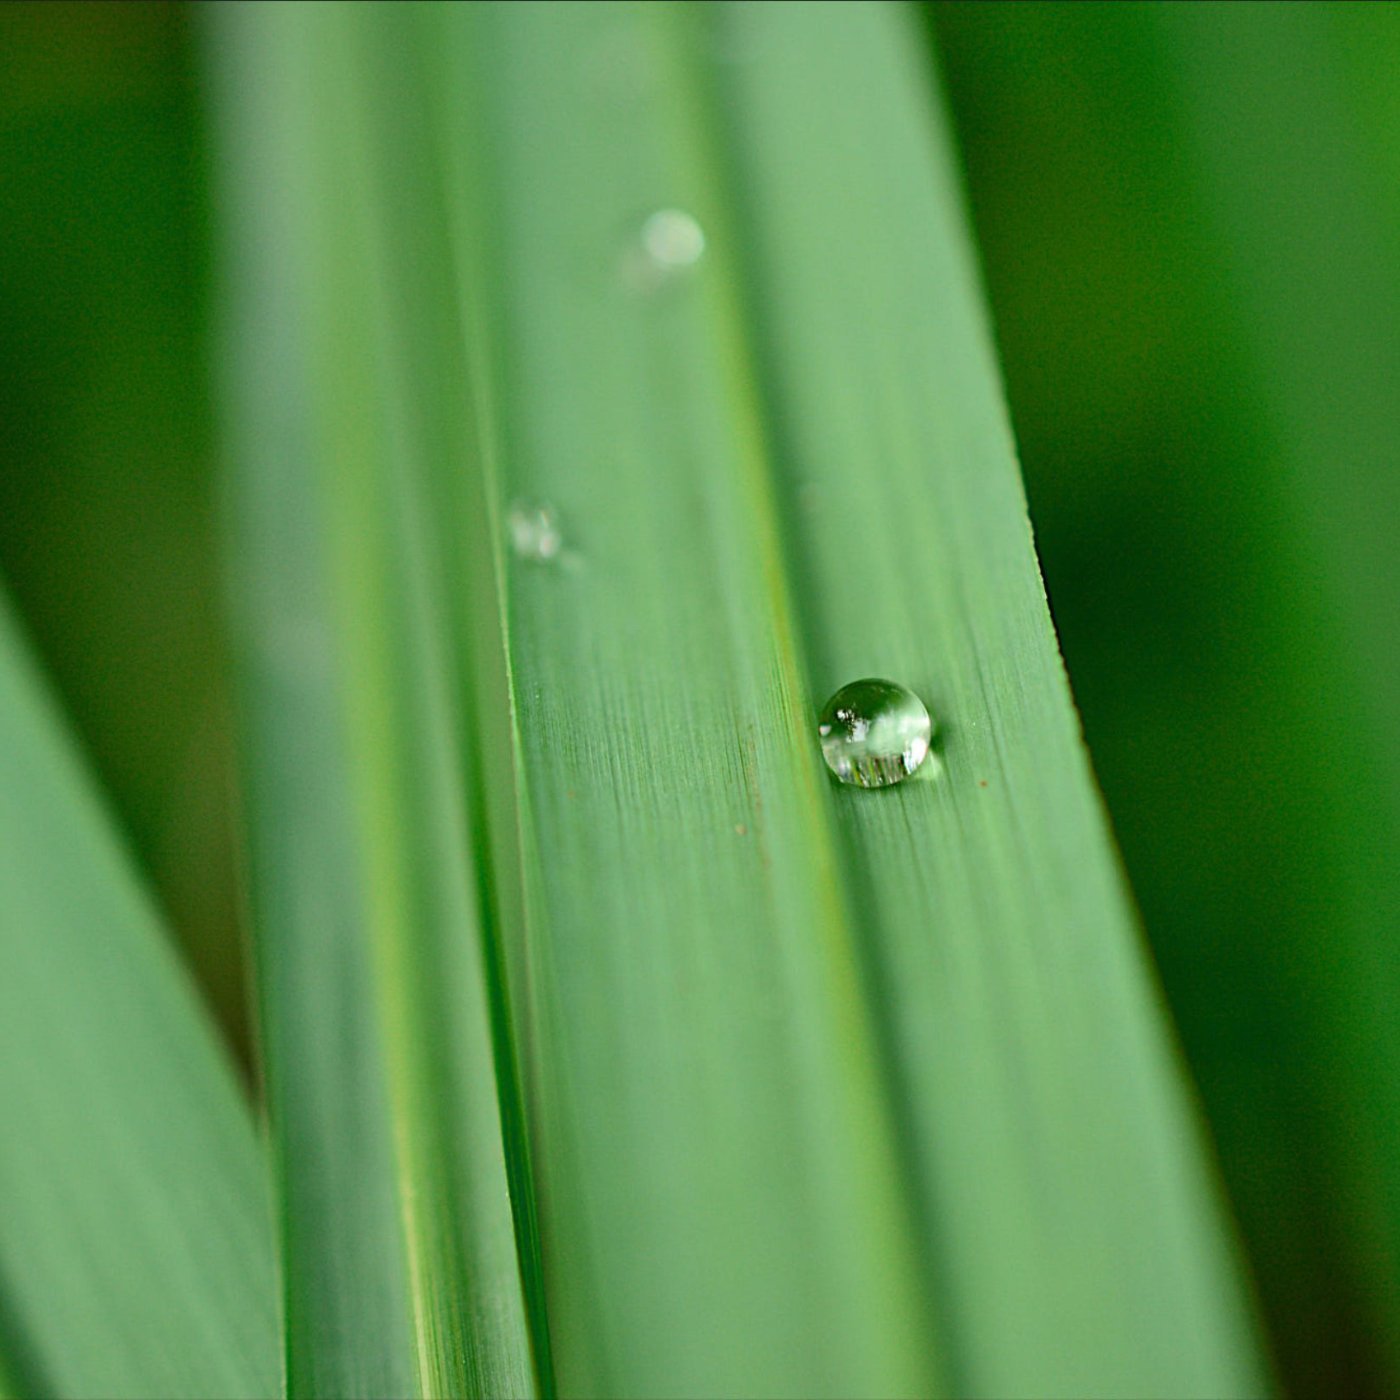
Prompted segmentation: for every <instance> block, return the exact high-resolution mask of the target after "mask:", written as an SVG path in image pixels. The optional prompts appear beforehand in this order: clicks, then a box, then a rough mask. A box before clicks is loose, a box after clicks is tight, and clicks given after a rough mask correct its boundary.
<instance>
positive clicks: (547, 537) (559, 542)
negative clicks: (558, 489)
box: [506, 501, 564, 564]
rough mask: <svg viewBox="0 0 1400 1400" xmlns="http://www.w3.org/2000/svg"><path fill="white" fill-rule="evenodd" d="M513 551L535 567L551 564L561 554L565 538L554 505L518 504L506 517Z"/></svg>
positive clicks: (515, 503)
mask: <svg viewBox="0 0 1400 1400" xmlns="http://www.w3.org/2000/svg"><path fill="white" fill-rule="evenodd" d="M506 527H507V529H508V530H509V531H510V543H511V548H512V549H514V550H515V552H516V554H517V556H518V557H519V558H521V559H527V560H529V561H530V562H531V563H532V564H548V563H549V562H550V561H551V560H552V559H555V558H557V557H558V555H559V550H560V549H561V547H562V546H563V543H564V536H563V534H562V532H561V531H560V529H559V518H558V516H557V515H555V513H554V508H553V507H552V506H548V505H543V504H541V503H540V502H537V501H516V502H514V503H513V504H512V505H511V508H510V511H509V513H508V514H507V516H506Z"/></svg>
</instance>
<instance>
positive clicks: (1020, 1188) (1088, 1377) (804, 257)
mask: <svg viewBox="0 0 1400 1400" xmlns="http://www.w3.org/2000/svg"><path fill="white" fill-rule="evenodd" d="M730 14H731V32H730V36H729V47H730V49H732V50H733V51H735V52H739V53H749V54H752V55H753V58H752V60H751V61H750V62H747V63H737V64H732V65H730V66H729V68H728V69H727V72H728V73H729V75H730V76H729V81H728V83H727V84H726V90H727V91H728V92H729V93H730V94H731V96H732V108H731V110H732V112H733V116H734V132H735V145H736V149H737V157H738V161H737V163H738V165H739V167H740V170H741V172H742V174H743V176H744V177H745V180H744V186H743V187H744V190H745V191H746V193H747V196H748V200H747V209H748V212H749V215H750V219H749V224H748V227H749V228H750V230H751V232H752V237H753V243H754V247H755V250H756V254H757V256H756V267H755V271H754V283H755V287H756V290H757V293H758V296H757V297H756V299H755V306H756V309H757V310H758V313H759V320H760V322H761V324H762V325H763V326H764V328H765V329H766V332H767V334H766V337H765V352H766V353H765V364H766V366H767V367H768V369H769V382H770V384H771V385H772V386H773V403H774V408H775V415H776V418H777V421H778V423H779V424H780V428H781V431H780V442H781V447H782V451H781V453H780V458H779V464H778V467H777V471H778V475H779V478H780V480H782V482H783V483H784V486H785V489H786V493H787V494H786V499H787V501H788V503H789V506H790V509H791V511H792V515H793V518H794V519H795V520H797V521H799V522H800V523H799V524H797V525H796V526H795V528H794V536H795V538H796V539H797V549H796V551H795V556H794V566H795V572H796V575H797V579H798V591H799V595H800V596H801V597H802V598H803V599H804V601H805V604H806V617H807V635H808V637H809V638H810V641H811V645H810V655H811V657H812V667H813V669H812V675H813V680H814V682H815V685H816V689H817V692H818V694H821V693H824V692H826V691H827V690H830V689H834V688H835V686H837V685H838V684H840V683H841V682H842V681H844V680H846V679H849V678H851V677H852V676H855V675H860V674H892V675H895V676H897V677H905V678H908V679H910V680H911V681H912V682H913V683H914V684H916V685H917V686H919V687H920V688H921V689H922V690H923V691H924V693H925V694H926V695H927V696H928V697H929V699H930V701H931V702H932V703H933V705H934V707H935V710H936V712H937V713H938V714H939V715H940V716H942V717H943V720H944V731H943V732H944V743H945V749H944V752H943V755H942V757H943V762H944V771H943V773H942V775H941V777H940V780H939V781H938V782H934V783H927V784H916V785H911V786H908V787H906V788H903V789H901V790H900V791H899V792H897V793H895V794H891V799H892V800H890V801H888V802H870V801H867V800H864V799H863V795H862V794H859V793H849V792H842V793H840V794H838V796H839V797H840V798H841V799H842V800H841V801H840V802H839V803H838V804H837V807H836V813H835V816H836V820H837V823H838V826H839V829H840V831H841V833H842V837H843V841H844V846H845V850H846V852H847V856H848V869H849V871H850V873H851V878H852V884H853V888H854V890H855V893H856V897H857V899H858V901H859V905H860V908H861V911H862V920H863V922H864V924H865V926H866V928H867V936H868V939H869V945H870V948H871V974H872V979H873V983H874V986H875V987H876V988H877V989H878V994H879V996H880V999H881V1002H882V1009H883V1011H884V1014H885V1017H886V1022H887V1032H888V1035H889V1043H890V1051H891V1056H892V1060H893V1081H892V1082H893V1086H894V1091H895V1093H896V1095H897V1098H898V1100H899V1103H900V1107H901V1111H902V1117H903V1121H904V1122H905V1124H906V1126H907V1128H908V1132H909V1139H910V1148H911V1152H912V1155H913V1158H914V1160H915V1164H916V1172H917V1174H918V1176H919V1179H920V1189H921V1192H922V1199H923V1201H924V1209H925V1218H926V1219H927V1220H928V1221H929V1222H930V1224H931V1228H932V1230H933V1231H934V1233H935V1235H936V1238H937V1247H938V1259H937V1267H938V1271H939V1274H940V1279H941V1287H940V1295H941V1298H942V1301H943V1304H944V1306H945V1307H946V1308H947V1309H948V1311H949V1312H950V1314H951V1315H952V1316H953V1317H955V1318H956V1319H957V1330H956V1334H955V1340H954V1342H953V1345H954V1346H955V1347H956V1348H957V1351H956V1355H955V1358H954V1372H953V1374H954V1376H955V1378H956V1388H957V1389H958V1390H959V1391H962V1390H970V1391H972V1392H973V1393H984V1394H1031V1393H1050V1394H1056V1393H1072V1394H1089V1393H1107V1394H1123V1393H1140V1392H1151V1393H1162V1394H1176V1395H1182V1394H1222V1393H1234V1394H1255V1393H1258V1391H1259V1390H1260V1389H1261V1388H1262V1386H1263V1381H1262V1377H1261V1373H1260V1370H1259V1368H1258V1363H1257V1358H1256V1343H1255V1340H1254V1337H1253V1336H1252V1324H1251V1318H1250V1309H1249V1307H1248V1304H1247V1303H1246V1301H1245V1298H1244V1294H1243V1290H1242V1287H1241V1278H1240V1272H1239V1267H1238V1262H1237V1260H1236V1258H1235V1257H1234V1247H1233V1242H1232V1240H1231V1238H1230V1231H1229V1228H1228V1226H1227V1225H1226V1222H1225V1218H1224V1215H1223V1212H1222V1211H1221V1208H1220V1202H1219V1199H1218V1190H1217V1186H1216V1183H1215V1182H1214V1180H1213V1179H1212V1174H1211V1170H1210V1168H1209V1167H1208V1165H1207V1157H1206V1153H1205V1151H1204V1144H1203V1141H1202V1138H1201V1134H1200V1131H1199V1127H1198V1125H1197V1124H1196V1122H1195V1121H1194V1110H1193V1108H1192V1106H1191V1104H1190V1103H1189V1100H1188V1096H1187V1094H1186V1093H1185V1092H1184V1088H1183V1084H1182V1076H1181V1071H1180V1066H1179V1064H1178V1062H1177V1060H1176V1057H1175V1055H1174V1053H1173V1051H1172V1048H1171V1046H1170V1044H1169V1042H1168V1039H1167V1037H1166V1036H1165V1035H1164V1034H1163V1029H1162V1016H1161V1008H1160V999H1159V995H1158V993H1157V990H1156V988H1155V986H1153V985H1152V982H1151V978H1150V974H1148V972H1147V969H1146V967H1145V965H1144V959H1143V956H1142V950H1141V947H1140V944H1139V941H1138V937H1137V934H1136V931H1135V930H1134V928H1133V926H1132V925H1133V920H1132V915H1131V912H1130V908H1129V905H1128V902H1127V900H1126V899H1125V897H1124V891H1123V889H1122V882H1121V878H1120V875H1119V872H1118V870H1117V867H1116V862H1115V859H1114V856H1113V852H1112V848H1111V844H1110V842H1109V839H1108V835H1107V832H1106V829H1105V825H1104V822H1103V818H1102V814H1101V811H1100V809H1099V804H1098V800H1097V797H1096V794H1095V792H1094V789H1093V784H1092V779H1091V777H1090V774H1089V770H1088V765H1087V763H1086V762H1085V756H1084V752H1083V748H1082V743H1081V740H1080V736H1079V732H1078V725H1077V722H1076V719H1075V716H1074V713H1073V709H1072V706H1071V703H1070V699H1069V694H1068V690H1067V687H1066V685H1065V681H1064V675H1063V670H1062V666H1061V663H1060V660H1059V657H1058V654H1057V651H1056V648H1055V645H1054V637H1053V633H1052V629H1051V625H1050V619H1049V615H1048V612H1047V609H1046V607H1045V600H1044V593H1043V589H1042V586H1041V582H1040V578H1039V575H1038V571H1037V568H1036V564H1035V559H1034V555H1033V553H1032V551H1031V549H1030V548H1029V547H1028V535H1027V528H1026V522H1025V504H1024V498H1023V495H1022V490H1021V485H1020V481H1019V477H1018V474H1017V472H1016V469H1015V462H1014V456H1013V451H1012V445H1011V441H1010V436H1009V432H1008V429H1007V424H1006V418H1005V411H1004V408H1003V405H1002V402H1001V395H1000V389H999V385H998V381H997V375H996V370H995V365H994V361H993V357H992V351H991V346H990V341H989V338H988V336H987V333H986V328H985V321H984V317H983V314H982V312H981V309H980V297H979V294H978V290H977V283H976V273H975V267H974V264H973V261H972V258H971V256H970V253H969V250H968V247H967V244H966V238H965V235H964V233H963V230H962V217H961V212H960V209H959V201H958V195H957V185H956V179H955V176H954V174H953V172H952V169H951V167H950V163H949V160H948V158H947V153H946V148H945V147H944V146H942V145H941V144H939V143H937V142H935V141H933V140H931V139H930V133H931V132H933V131H935V130H936V127H937V122H936V114H935V113H934V112H932V111H931V110H930V105H929V103H928V101H927V98H926V97H925V95H924V94H923V93H922V91H921V90H920V88H921V84H920V81H919V78H918V76H917V74H916V72H915V65H916V63H917V61H918V57H919V46H918V42H917V39H916V37H915V36H914V35H913V34H912V33H911V32H908V31H907V30H906V27H905V21H906V20H907V18H908V17H907V16H902V15H898V14H896V13H895V12H894V11H890V10H885V9H883V8H882V7H842V8H841V9H840V10H839V11H836V12H829V13H825V14H821V13H819V9H812V8H810V7H804V6H791V7H782V8H779V9H771V8H767V7H761V6H760V7H738V8H737V9H735V10H733V11H732V12H730ZM910 172H918V178H911V175H910ZM817 210H820V211H821V214H822V217H821V218H820V219H818V218H817V217H815V216H814V211H817ZM804 499H805V500H806V501H807V502H808V503H809V504H810V506H811V508H810V509H807V510H805V511H804V510H802V509H801V507H800V502H801V501H803V500H804ZM857 579H858V580H859V586H852V581H853V580H857ZM1109 1047H1111V1048H1109ZM1052 1201H1053V1203H1054V1204H1053V1207H1051V1206H1050V1204H1049V1203H1050V1202H1052ZM1187 1337H1189V1338H1190V1339H1191V1340H1190V1345H1189V1346H1185V1345H1183V1339H1184V1338H1187Z"/></svg>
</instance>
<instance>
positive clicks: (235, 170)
mask: <svg viewBox="0 0 1400 1400" xmlns="http://www.w3.org/2000/svg"><path fill="white" fill-rule="evenodd" d="M387 13H389V12H385V11H380V10H378V9H376V8H373V7H365V8H363V9H360V8H357V7H354V6H349V7H346V6H338V5H333V6H324V7H320V6H312V7H303V6H293V7H285V8H283V7H277V6H272V7H250V8H241V7H239V8H227V9H222V10H221V11H220V13H219V15H218V21H219V26H220V28H219V31H218V39H217V43H216V45H215V46H214V61H215V64H216V66H217V67H218V68H219V69H220V71H221V73H222V76H223V81H224V91H223V105H222V110H223V115H224V121H225V155H226V159H227V162H228V167H229V176H228V185H227V189H228V194H229V206H228V207H229V209H230V210H231V211H232V214H231V219H230V236H231V241H232V244H233V250H234V251H233V261H232V263H231V277H230V298H229V300H230V305H231V306H232V307H245V308H249V309H250V311H251V315H250V317H249V319H247V320H245V321H243V322H242V323H240V324H235V325H233V326H231V342H232V344H233V346H234V349H235V352H236V356H237V360H236V363H235V365H234V369H233V374H232V376H231V379H230V387H229V400H230V406H231V431H232V433H233V457H234V473H233V497H234V501H235V526H236V531H237V542H238V546H239V549H240V557H241V568H240V570H239V573H238V577H237V579H236V582H235V596H236V599H237V601H238V604H239V608H240V613H241V620H242V625H241V627H240V640H241V645H242V648H243V663H242V664H243V670H244V676H245V684H246V690H247V695H248V712H249V716H250V739H251V742H250V748H249V754H248V764H249V769H250V773H251V777H252V784H253V791H252V802H251V809H252V810H251V816H252V826H253V830H254V831H255V833H256V835H257V839H258V849H257V852H256V856H257V859H256V861H255V870H254V877H255V893H256V895H257V899H256V904H257V908H256V923H257V932H258V962H259V976H260V985H261V988H262V998H263V1007H264V1026H265V1036H266V1042H267V1064H268V1079H269V1085H270V1098H271V1103H272V1110H273V1122H274V1129H275V1131H276V1133H277V1135H278V1139H279V1143H280V1149H281V1162H282V1189H283V1192H284V1196H285V1207H284V1237H283V1250H284V1257H285V1271H286V1276H287V1313H288V1319H289V1326H288V1336H287V1346H288V1365H289V1373H290V1378H291V1381H290V1384H291V1390H292V1393H293V1394H337V1395H346V1394H356V1395H359V1394H364V1395H378V1394H384V1393H393V1394H405V1393H422V1394H425V1395H449V1394H451V1395H474V1394H481V1395H491V1396H496V1395H510V1396H515V1395H524V1394H528V1393H531V1392H532V1391H533V1389H534V1386H535V1381H534V1375H533V1371H534V1367H533V1361H532V1358H531V1350H530V1343H529V1337H528V1331H527V1324H526V1318H525V1306H524V1294H523V1285H522V1281H521V1276H520V1269H519V1265H518V1262H517V1256H516V1248H515V1236H514V1216H513V1212H512V1205H511V1199H510V1194H509V1190H508V1183H507V1165H506V1160H505V1158H506V1146H505V1143H504V1140H503V1135H502V1124H501V1115H500V1107H499V1103H498V1098H497V1089H496V1075H495V1066H494V1059H493V1045H492V1034H493V1026H492V1016H491V1008H490V994H489V981H490V976H489V968H488V962H487V955H486V951H485V947H484V941H483V929H482V926H481V919H480V908H479V872H478V871H477V869H476V868H475V865H474V860H473V854H472V845H471V841H470V839H469V832H468V826H467V797H466V794H465V792H464V791H463V785H462V777H463V773H464V771H465V770H466V765H467V756H466V754H465V753H464V750H463V739H462V734H461V723H460V719H459V717H458V716H457V714H456V712H455V704H456V699H455V696H454V693H453V690H452V687H451V685H450V683H449V679H450V665H451V657H450V649H451V636H450V633H449V630H448V627H447V623H446V618H447V616H449V615H450V614H449V612H448V610H447V604H446V603H445V602H444V600H443V597H442V584H441V580H440V578H439V577H438V572H437V571H438V567H439V561H438V560H437V558H436V556H435V554H434V545H433V540H432V536H431V534H430V531H429V526H428V520H429V518H430V517H429V514H428V512H430V511H432V510H433V509H434V508H435V507H434V503H433V501H432V499H431V497H430V496H429V495H428V494H426V492H427V487H428V485H429V483H430V477H431V473H432V471H433V470H434V468H435V467H436V465H437V461H438V457H439V455H440V454H443V453H446V454H448V456H449V458H451V459H452V460H453V461H454V462H455V461H456V457H455V452H456V451H457V450H459V449H460V444H458V443H454V442H453V441H452V440H451V439H450V437H449V438H444V437H442V436H438V437H436V438H435V437H434V436H433V434H432V429H433V427H434V423H433V421H432V420H431V419H429V418H426V417H425V416H423V415H422V414H420V413H419V411H418V403H417V399H416V395H417V382H416V381H415V379H414V378H413V376H412V374H411V370H412V369H413V368H414V367H415V363H414V360H413V357H412V354H411V349H412V346H411V337H412V336H413V335H414V334H416V333H417V332H418V330H419V329H420V328H419V327H418V326H415V325H413V324H410V323H408V322H406V321H405V319H404V313H405V310H406V308H405V305H404V304H403V303H404V288H403V286H401V285H400V283H399V282H398V273H399V270H400V269H399V268H397V267H396V265H395V260H396V258H397V256H398V250H396V249H392V248H391V247H390V246H389V244H388V243H387V242H386V239H387V238H388V231H389V229H390V228H391V226H392V217H393V216H392V208H393V202H394V199H395V197H396V194H397V191H396V189H395V188H394V179H395V178H396V172H397V171H399V170H400V169H401V168H402V165H401V163H400V162H401V161H404V160H406V161H408V162H409V163H411V162H412V161H413V160H414V159H415V158H416V156H415V154H414V153H412V152H411V151H405V150H397V151H396V150H395V149H394V148H393V143H392V141H391V140H390V139H389V138H390V137H391V136H392V134H393V133H394V131H395V127H396V122H397V120H398V117H399V113H398V112H397V109H396V106H395V100H396V97H397V96H399V95H402V94H403V93H404V92H405V91H406V89H405V87H404V86H403V83H402V81H400V83H399V86H398V87H397V88H395V87H394V86H393V85H392V84H390V85H389V86H388V87H385V86H383V80H384V77H385V74H386V72H387V73H388V74H389V75H390V76H391V77H392V75H393V73H394V72H395V71H397V69H398V66H399V65H400V64H401V63H408V62H411V61H412V59H413V57H414V54H415V52H416V51H415V50H414V49H413V47H412V45H411V44H410V42H409V36H410V35H411V31H410V30H408V29H400V28H398V27H397V26H387V27H386V26H385V24H384V20H385V16H386V14H387ZM386 141H388V142H389V144H388V145H387V146H386V145H385V144H384V143H385V142H386ZM386 182H387V183H386ZM436 295H437V296H438V299H439V300H446V301H447V302H449V303H450V301H451V296H450V288H441V289H437V292H436ZM408 300H409V303H410V308H411V304H412V299H411V297H410V298H408ZM445 392H446V393H448V394H449V395H453V394H460V393H461V392H462V386H461V385H460V384H451V383H450V384H447V385H446V387H445ZM457 469H458V470H459V471H464V470H465V465H464V464H461V463H457Z"/></svg>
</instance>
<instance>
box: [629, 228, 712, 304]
mask: <svg viewBox="0 0 1400 1400" xmlns="http://www.w3.org/2000/svg"><path fill="white" fill-rule="evenodd" d="M704 252H705V231H704V229H702V228H701V227H700V225H699V224H698V223H697V222H696V221H695V219H694V218H693V217H692V216H691V215H689V214H687V213H686V212H685V210H684V209H658V210H657V211H656V213H654V214H652V215H650V216H648V218H647V220H646V222H645V223H644V224H643V225H642V228H641V233H640V235H639V236H638V238H637V241H636V242H635V243H634V244H633V245H632V246H631V247H629V248H628V250H627V255H626V257H625V258H624V260H623V268H622V270H623V274H624V276H625V277H626V279H627V281H628V283H629V284H630V285H631V286H632V287H633V288H634V289H635V290H636V291H639V292H654V291H656V290H657V288H659V287H662V286H664V285H665V284H666V283H668V282H672V281H674V280H676V279H677V278H678V277H681V276H684V275H685V274H686V273H687V272H688V271H689V270H690V269H691V268H693V267H694V266H695V264H696V263H698V262H699V261H700V258H701V256H702V255H703V254H704Z"/></svg>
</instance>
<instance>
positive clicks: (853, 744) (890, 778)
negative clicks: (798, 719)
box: [817, 679, 933, 788]
mask: <svg viewBox="0 0 1400 1400" xmlns="http://www.w3.org/2000/svg"><path fill="white" fill-rule="evenodd" d="M817 734H818V736H819V737H820V738H821V745H822V757H823V758H824V759H825V760H826V766H827V767H828V768H830V769H831V771H832V772H833V773H835V774H836V776H837V777H838V778H839V779H840V780H841V781H842V782H843V783H850V784H852V785H853V786H855V787H866V788H871V787H888V786H889V785H890V784H891V783H902V782H903V781H904V780H905V779H906V778H908V777H910V776H911V775H912V774H913V773H915V772H917V771H918V768H919V766H920V765H921V764H922V763H923V761H924V759H926V758H927V757H928V750H929V740H930V739H931V738H932V736H933V720H932V719H931V718H930V716H929V712H928V710H927V708H925V706H924V702H923V701H922V700H920V699H919V697H918V696H917V695H915V694H914V692H913V691H912V690H910V689H908V687H907V686H902V685H896V684H895V682H894V681H883V680H875V679H870V680H863V681H852V682H851V684H850V685H844V686H842V687H841V689H840V690H838V691H837V692H836V694H835V695H833V696H832V697H831V699H830V700H828V701H827V702H826V705H825V707H824V708H823V710H822V713H821V720H820V722H819V723H818V725H817Z"/></svg>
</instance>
